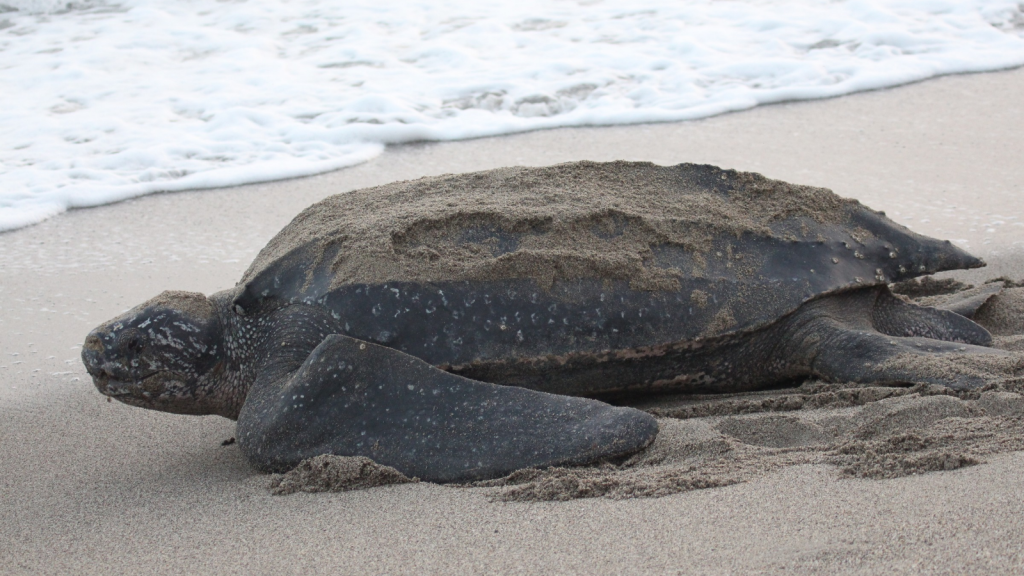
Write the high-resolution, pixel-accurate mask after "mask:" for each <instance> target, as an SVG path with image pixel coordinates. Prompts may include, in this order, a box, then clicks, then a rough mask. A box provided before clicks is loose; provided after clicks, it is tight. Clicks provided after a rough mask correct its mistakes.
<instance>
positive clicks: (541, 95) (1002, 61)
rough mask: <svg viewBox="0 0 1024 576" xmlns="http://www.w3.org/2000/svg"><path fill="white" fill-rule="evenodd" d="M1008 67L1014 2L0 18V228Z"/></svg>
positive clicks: (130, 5)
mask: <svg viewBox="0 0 1024 576" xmlns="http://www.w3.org/2000/svg"><path fill="white" fill-rule="evenodd" d="M1020 65H1024V4H1022V3H1019V2H1018V1H1017V0H1014V1H1003V0H991V1H986V0H832V1H826V0H815V1H811V0H793V1H786V0H736V1H717V0H716V1H710V0H703V1H681V0H671V1H670V0H604V1H601V0H581V1H565V0H516V1H512V0H507V1H491V0H403V1H389V0H374V1H369V0H346V1H345V2H319V1H311V0H291V1H286V0H175V1H173V2H168V1H153V0H122V1H117V0H107V1H98V0H81V1H72V2H67V1H66V0H60V1H57V0H0V230H9V229H14V228H18V227H22V226H26V225H30V224H32V223H35V222H39V221H41V220H43V219H45V218H47V217H50V216H53V215H55V214H58V213H60V212H62V211H64V210H67V209H68V208H72V207H84V206H96V205H100V204H105V203H110V202H115V201H118V200H121V199H125V198H129V197H133V196H139V195H143V194H147V193H151V192H156V191H171V190H183V189H192V188H208V187H217V186H228V185H236V184H243V183H251V182H258V181H266V180H274V179H281V178H289V177H295V176H303V175H310V174H315V173H318V172H324V171H329V170H334V169H337V168H341V167H344V166H350V165H353V164H357V163H360V162H364V161H366V160H368V159H370V158H372V157H374V156H375V155H377V154H380V153H381V151H382V150H383V149H384V147H385V146H386V145H388V144H396V143H402V142H410V141H417V140H457V139H463V138H474V137H480V136H492V135H499V134H509V133H513V132H521V131H526V130H537V129H543V128H552V127H560V126H581V125H611V124H629V123H640V122H660V121H676V120H687V119H694V118H701V117H706V116H711V115H714V114H720V113H723V112H729V111H735V110H742V109H745V108H750V107H753V106H757V105H758V104H765V103H772V102H780V101H785V100H799V99H811V98H824V97H831V96H838V95H843V94H849V93H852V92H857V91H862V90H870V89H874V88H882V87H888V86H895V85H899V84H903V83H907V82H913V81H917V80H921V79H925V78H929V77H932V76H936V75H940V74H952V73H961V72H978V71H987V70H997V69H1001V68H1009V67H1014V66H1020Z"/></svg>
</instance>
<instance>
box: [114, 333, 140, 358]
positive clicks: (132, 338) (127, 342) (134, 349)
mask: <svg viewBox="0 0 1024 576" xmlns="http://www.w3.org/2000/svg"><path fill="white" fill-rule="evenodd" d="M118 344H120V346H121V349H122V350H124V351H125V352H129V353H131V354H138V353H139V351H140V350H142V335H141V334H139V331H138V330H126V331H125V332H124V333H122V334H121V337H120V338H118Z"/></svg>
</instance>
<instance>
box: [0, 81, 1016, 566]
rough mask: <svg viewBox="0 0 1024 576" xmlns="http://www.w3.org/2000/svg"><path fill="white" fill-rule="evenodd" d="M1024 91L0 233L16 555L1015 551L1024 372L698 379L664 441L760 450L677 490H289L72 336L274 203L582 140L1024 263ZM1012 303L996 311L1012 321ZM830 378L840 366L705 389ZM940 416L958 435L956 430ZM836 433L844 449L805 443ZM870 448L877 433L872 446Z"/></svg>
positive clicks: (199, 267) (816, 555)
mask: <svg viewBox="0 0 1024 576" xmlns="http://www.w3.org/2000/svg"><path fill="white" fill-rule="evenodd" d="M1021 93H1024V70H1013V71H1008V72H1001V73H993V74H983V75H972V76H957V77H947V78H940V79H936V80H931V81H928V82H924V83H920V84H916V85H912V86H906V87H902V88H897V89H893V90H885V91H879V92H872V93H866V94H859V95H854V96H849V97H845V98H840V99H835V100H828V101H817V102H803V103H794V104H783V105H777V106H770V107H764V108H759V109H755V110H751V111H748V112H743V113H739V114H732V115H728V116H723V117H718V118H712V119H708V120H703V121H699V122H690V123H680V124H663V125H645V126H627V127H616V128H594V129H565V130H554V131H547V132H537V133H531V134H523V135H517V136H511V137H503V138H494V139H482V140H475V141H468V142H455V143H444V144H422V145H411V146H404V147H399V148H395V149H392V150H389V151H388V152H386V153H385V154H384V155H383V156H381V157H380V158H378V159H376V160H374V161H372V162H369V163H367V164H364V165H361V166H357V167H355V168H352V169H348V170H342V171H339V172H334V173H331V174H325V175H322V176H318V177H314V178H307V179H301V180H292V181H284V182H278V183H270V184H264V185H256V186H247V187H240V188H233V189H225V190H216V191H203V192H187V193H179V194H167V195H159V196H151V197H148V198H142V199H138V200H133V201H129V202H124V203H121V204H118V205H114V206H107V207H102V208H97V209H91V210H80V211H75V212H71V213H69V214H66V215H62V216H60V217H57V218H55V219H52V220H50V221H47V222H44V223H43V224H40V225H38V226H35V227H32V228H28V229H25V230H20V231H15V232H12V233H7V234H3V235H0V270H2V271H3V272H2V274H0V349H2V352H0V455H2V456H0V461H2V462H3V463H4V468H5V470H4V474H2V475H0V494H2V496H3V498H2V505H0V542H4V545H3V546H0V572H3V573H14V574H18V573H33V574H34V573H97V574H105V573H111V572H115V571H127V572H130V573H182V572H189V573H225V572H240V571H250V572H256V573H304V574H309V573H346V572H351V573H422V572H435V573H437V572H442V573H476V572H480V573H488V572H493V573H508V572H516V573H544V574H548V573H572V572H579V573H615V574H620V573H652V572H653V573H677V572H679V573H686V572H703V573H724V572H735V571H747V572H757V571H781V570H783V569H795V570H799V571H801V572H810V573H814V572H827V573H835V572H864V573H877V572H882V571H887V572H896V573H910V572H913V573H917V572H921V571H927V572H932V573H1014V572H1019V571H1021V570H1024V553H1022V552H1021V548H1020V540H1021V537H1022V535H1024V497H1022V495H1024V452H1021V451H1019V450H1020V448H1019V447H1018V446H1016V445H1015V444H1013V443H1014V442H1019V441H1021V436H1020V429H1019V428H1014V426H1015V425H1016V424H1015V423H1019V418H1017V417H1016V416H1015V414H1017V412H1018V411H1019V410H1020V407H1019V400H1018V399H1019V395H1016V393H1017V392H1019V391H1016V392H1015V391H1014V390H1012V389H1008V390H1004V391H993V392H990V393H989V394H990V395H989V396H985V397H982V396H979V397H977V398H966V397H965V398H959V397H950V396H945V395H941V394H933V393H932V392H933V391H929V390H914V391H909V393H907V392H908V391H901V392H899V393H898V395H889V396H890V397H885V396H886V395H885V394H882V393H880V392H876V393H877V394H878V396H879V397H873V396H872V397H870V398H868V397H867V396H870V395H871V393H867V392H858V393H857V394H856V396H857V397H860V395H861V394H864V395H865V398H866V401H865V402H863V403H861V404H854V405H848V406H821V407H816V408H813V409H808V410H804V409H800V410H793V411H785V412H778V411H774V412H773V411H766V412H758V413H752V414H743V413H728V412H727V411H726V413H718V414H715V415H704V416H702V417H700V418H688V419H679V418H675V417H673V416H672V414H671V411H672V410H677V411H678V410H680V409H682V408H685V407H686V406H689V405H692V404H693V403H692V402H690V401H688V400H686V399H680V398H662V399H657V400H653V401H651V402H650V404H648V405H645V406H644V407H645V408H650V409H660V410H663V411H664V412H662V416H661V417H662V418H663V421H665V422H667V423H668V424H667V425H666V426H665V430H667V431H670V432H672V434H671V435H668V434H666V440H669V439H671V438H674V439H675V443H674V444H672V445H671V446H669V447H668V448H671V449H668V448H666V449H665V450H664V452H665V453H664V454H662V455H663V456H664V457H665V460H662V461H661V463H660V464H659V465H664V463H665V462H669V463H672V462H676V463H678V462H683V461H684V460H685V459H686V458H689V457H691V456H693V454H694V452H686V451H685V450H682V451H680V450H676V449H677V448H679V447H680V446H682V447H686V446H690V447H691V448H692V447H693V446H697V448H692V449H693V450H698V453H700V452H699V451H700V450H705V451H712V452H713V451H714V450H719V451H720V453H721V454H726V453H732V454H739V455H743V454H746V455H747V456H750V455H755V456H756V458H754V460H750V459H746V460H744V459H743V458H737V460H743V462H747V463H749V462H750V461H756V462H762V463H763V462H767V463H768V465H765V466H762V465H758V466H752V467H751V466H746V465H741V464H742V463H737V462H732V461H730V460H728V458H718V459H717V460H714V459H713V458H709V459H707V461H706V462H705V461H702V462H701V464H702V465H703V466H705V467H704V468H701V467H695V468H694V470H693V474H694V478H698V480H699V475H700V474H701V473H702V472H703V473H706V472H707V471H708V470H710V469H711V468H709V466H711V465H713V466H717V467H718V468H715V469H714V470H721V469H724V470H725V472H727V473H732V476H733V478H732V479H733V480H735V482H732V481H730V482H717V483H708V484H706V485H707V486H717V487H706V488H703V489H696V490H684V491H675V492H674V493H670V494H668V495H663V496H660V497H641V498H635V497H632V498H630V497H624V496H637V495H640V496H645V494H636V493H633V494H629V493H622V492H621V491H620V492H618V493H612V492H611V491H609V492H608V493H606V494H604V495H603V496H601V497H595V498H578V497H577V498H576V499H573V500H570V501H541V502H537V501H530V502H524V501H522V500H537V499H538V498H537V497H536V495H537V494H541V495H543V492H542V491H539V488H542V487H543V485H544V484H543V480H544V479H543V478H540V477H534V478H524V479H522V480H523V481H522V482H519V483H518V484H516V485H513V486H503V487H502V486H499V487H475V488H465V487H461V488H456V487H445V486H436V485H431V484H427V483H413V484H400V485H394V486H384V487H379V488H372V489H368V490H354V491H348V492H341V493H326V494H325V493H319V494H292V495H288V496H275V495H273V494H272V493H271V489H270V487H269V486H270V483H271V479H270V478H269V477H267V476H264V475H259V474H255V473H254V472H252V471H251V470H250V469H249V468H248V467H247V466H246V464H245V463H244V462H243V461H242V459H241V457H240V455H239V453H238V449H237V445H227V446H222V442H223V441H225V440H227V439H229V438H231V437H232V436H233V434H234V429H233V423H232V422H230V421H228V420H225V419H223V418H219V417H199V418H197V417H187V416H174V415H169V414H159V413H153V412H148V411H144V410H140V409H134V408H130V407H127V406H124V405H120V404H118V403H108V402H106V399H105V398H104V397H102V396H101V395H100V394H99V393H97V392H96V391H95V389H93V387H92V384H91V382H90V381H89V379H88V377H87V375H86V374H85V371H84V369H83V368H82V366H81V363H80V361H79V360H78V348H77V346H78V345H80V343H81V341H82V339H83V338H84V336H85V334H86V333H87V332H88V330H89V329H91V328H92V327H93V326H95V325H96V324H98V323H100V322H102V321H104V320H106V319H108V318H110V317H112V316H114V315H115V314H117V313H119V312H121V311H123V310H125V309H127V308H129V307H130V306H133V305H135V304H137V303H139V302H142V301H143V300H146V299H147V298H150V297H151V296H153V295H155V294H156V293H158V292H160V291H161V290H164V289H172V288H173V289H182V290H193V291H201V292H205V293H211V292H214V291H217V290H221V289H224V288H227V287H230V286H232V285H233V284H234V283H235V282H236V281H237V280H238V279H239V278H240V277H241V276H242V274H243V272H244V271H245V270H246V268H247V267H248V265H249V263H250V262H251V261H252V259H253V258H254V257H255V255H256V253H257V252H258V251H259V249H260V248H262V247H263V245H264V244H265V243H266V242H267V241H268V240H269V239H270V238H271V237H272V236H273V235H274V234H275V233H276V232H277V231H278V230H279V229H280V228H281V227H282V226H284V225H285V224H286V223H287V222H288V221H290V220H291V218H292V217H294V215H295V214H297V213H298V212H299V211H300V210H302V209H303V208H305V207H306V206H308V205H309V204H311V203H313V202H315V201H317V200H320V199H322V198H324V197H326V196H328V195H331V194H335V193H338V192H342V191H345V190H351V189H356V188H363V187H367V186H373V185H379V184H384V183H387V182H391V181H394V180H401V179H412V178H418V177H421V176H428V175H437V174H442V173H453V172H466V171H474V170H484V169H489V168H494V167H500V166H507V165H533V166H542V165H548V164H554V163H557V162H565V161H571V160H580V159H590V160H599V161H607V160H614V159H625V160H648V161H652V162H655V163H658V164H663V165H668V164H676V163H680V162H695V163H710V164H715V165H718V166H721V167H723V168H735V169H738V170H746V171H755V172H761V173H763V174H765V175H766V176H769V177H771V178H778V179H781V180H786V181H788V182H793V183H798V184H807V185H812V186H823V187H828V188H831V189H832V190H834V191H835V192H836V193H838V194H840V195H842V196H848V197H853V198H857V199H859V200H860V201H862V202H864V203H865V204H867V205H869V206H871V207H873V208H875V209H880V210H885V211H886V212H887V213H888V215H889V216H890V217H891V218H892V219H894V220H896V221H897V222H900V223H902V224H905V225H907V226H909V227H911V228H912V229H913V230H915V231H917V232H921V233H924V234H928V235H931V236H937V237H941V238H949V239H952V240H954V241H957V243H958V244H959V245H960V246H962V247H965V248H967V249H968V250H969V251H971V252H972V253H974V254H975V255H977V256H981V257H983V258H985V259H986V260H987V261H988V262H989V267H988V268H984V269H980V270H975V271H971V272H969V273H947V274H944V276H955V277H957V278H959V279H961V280H963V281H965V282H970V283H975V284H978V283H980V282H982V281H984V280H985V279H988V278H994V277H998V276H1008V277H1010V278H1013V279H1017V280H1019V279H1022V278H1024V200H1022V198H1024V168H1022V164H1021V162H1020V151H1021V150H1024V130H1022V128H1024V107H1022V106H1021V105H1020V104H1019V102H1018V99H1019V98H1018V97H1019V94H1021ZM1010 310H1011V311H1010V312H1005V311H1003V312H1000V313H999V314H996V313H992V315H993V316H999V317H1000V318H1003V320H1002V321H1004V322H1006V321H1007V320H1006V315H1007V314H1010V320H1012V316H1013V312H1012V310H1014V309H1013V308H1011V309H1010ZM1014 334H1015V332H1014V331H1013V330H1010V331H1009V334H1007V335H1004V336H1000V338H1003V339H1004V340H1001V342H1004V343H1007V344H1006V346H1005V347H1008V348H1010V349H1016V348H1014V347H1015V346H1017V342H1016V340H1013V338H1014ZM826 393H833V394H836V395H838V396H842V389H837V390H823V389H813V390H810V389H803V390H800V389H797V390H789V391H775V392H772V393H771V394H770V395H763V394H762V395H760V396H758V395H751V396H749V397H745V398H731V399H720V400H714V399H712V400H710V401H709V402H712V403H715V402H723V401H724V402H733V403H737V402H749V403H752V404H757V403H760V404H771V402H767V403H765V402H764V400H765V399H766V398H768V397H769V396H771V397H776V396H814V395H821V394H826ZM848 395H852V394H848ZM701 401H702V402H704V400H701ZM843 411H846V412H843ZM682 412H684V413H685V412H686V411H685V410H683V411H682ZM698 412H699V411H698ZM837 413H838V414H840V415H842V414H847V415H848V418H847V420H849V421H850V422H854V425H853V427H852V428H850V429H849V433H850V434H852V436H851V437H849V438H846V437H843V438H840V439H838V440H836V438H838V437H836V436H832V435H830V434H831V431H832V430H833V428H830V427H829V426H830V424H829V423H828V422H825V420H827V418H829V417H834V416H835V415H836V414H837ZM675 415H676V416H678V415H679V414H675ZM983 420H984V422H982V421H983ZM997 420H998V422H997ZM831 422H832V423H833V424H834V423H835V422H837V421H835V420H833V421H831ZM1000 422H1001V423H1002V424H999V423H1000ZM979 423H980V424H979ZM998 425H1005V426H1004V428H1003V430H1004V432H1005V434H1004V440H1005V441H1000V442H997V444H998V446H997V448H998V449H991V444H990V443H989V444H986V442H989V440H991V438H992V437H991V436H985V434H986V433H987V432H986V431H991V427H992V426H998ZM979 426H981V428H982V431H981V432H978V430H979ZM840 428H841V426H840V427H838V428H835V430H839V429H840ZM856 430H861V432H862V433H861V434H859V435H858V433H857V432H856ZM972 434H973V436H972ZM669 436H671V438H669ZM894 437H902V438H903V440H902V442H903V444H900V443H899V442H900V441H897V443H896V444H893V443H892V442H890V440H892V439H893V438H894ZM915 438H916V440H915ZM949 438H952V439H953V441H954V442H957V445H956V449H948V448H949V447H948V446H946V445H944V444H942V442H944V441H948V440H949ZM986 438H988V440H986ZM794 439H798V440H799V441H795V440H794ZM943 439H945V440H943ZM961 440H963V441H962V442H961ZM968 440H969V442H968ZM794 442H795V444H794ZM856 442H860V443H861V445H858V446H859V447H858V446H854V447H850V446H849V444H850V443H856ZM871 442H877V443H879V444H876V445H870V443H871ZM929 443H930V444H929ZM663 444H664V442H663ZM968 444H969V446H968ZM822 445H827V446H830V448H828V449H827V450H822V449H817V448H814V447H815V446H822ZM843 446H847V449H846V451H845V453H844V452H843V449H842V447H843ZM906 446H910V447H912V448H914V447H917V448H914V450H916V452H914V453H913V456H914V457H915V458H918V459H919V460H918V462H919V463H920V462H924V463H925V464H926V465H925V466H924V467H923V468H921V469H920V470H914V469H911V471H923V470H937V471H931V472H927V473H922V474H913V475H909V476H905V475H902V474H896V473H888V472H886V471H887V470H889V471H892V470H894V469H896V468H898V469H899V470H903V468H902V464H899V462H900V461H899V460H898V459H897V460H895V461H887V460H885V456H886V454H890V455H891V454H893V453H896V452H894V451H898V450H900V449H902V448H901V447H906ZM922 446H923V447H922ZM965 446H966V447H965ZM716 447H717V448H716ZM653 448H654V449H655V450H660V449H661V448H659V447H658V446H655V447H653ZM918 448H920V449H918ZM828 450H832V451H833V452H832V453H828ZM858 450H860V452H857V451H858ZM887 450H889V452H887ZM868 452H870V453H872V454H874V455H875V456H876V457H878V458H879V459H876V460H869V459H868V460H865V459H864V458H860V456H862V455H863V454H866V453H868ZM650 454H654V455H655V456H658V455H657V454H655V452H652V451H649V452H648V455H650ZM702 454H705V455H706V453H702ZM844 457H845V459H844ZM672 458H676V459H677V460H675V461H673V460H672ZM929 458H931V459H930V460H929ZM711 460H714V461H713V462H712V461H711ZM886 462H889V464H887V463H886ZM892 462H896V463H895V464H893V463H892ZM744 466H746V467H744ZM893 466H895V467H896V468H893ZM949 468H952V469H949ZM859 470H861V471H864V473H859V472H858V471H859ZM873 470H874V471H876V472H872V471H873ZM878 471H880V472H878ZM600 473H601V471H600V470H597V471H596V472H595V474H597V475H600ZM556 475H557V474H556V473H548V480H552V478H554V477H555V476H556ZM887 476H899V477H895V478H891V477H887ZM554 480H557V478H554ZM691 480H692V478H691ZM531 482H532V484H531ZM695 482H696V481H695ZM563 484H564V483H563ZM620 484H621V483H620ZM680 485H681V486H684V487H689V488H700V487H701V485H700V483H699V482H696V483H691V484H685V482H683V481H681V482H680ZM531 486H532V487H536V488H538V489H537V490H532V491H531V490H528V488H530V487H531ZM548 486H550V483H549V484H548ZM627 492H628V490H627ZM516 494H519V495H526V496H524V497H517V496H516ZM585 495H596V494H585ZM648 496H649V495H648ZM540 499H541V500H543V499H544V498H540Z"/></svg>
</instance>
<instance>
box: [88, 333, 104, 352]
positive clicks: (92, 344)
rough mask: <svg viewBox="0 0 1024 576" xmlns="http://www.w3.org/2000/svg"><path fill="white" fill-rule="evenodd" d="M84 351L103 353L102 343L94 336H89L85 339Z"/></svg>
mask: <svg viewBox="0 0 1024 576" xmlns="http://www.w3.org/2000/svg"><path fill="white" fill-rule="evenodd" d="M85 349H86V350H92V351H93V352H103V341H102V340H100V337H99V336H97V335H95V334H89V336H87V337H86V339H85Z"/></svg>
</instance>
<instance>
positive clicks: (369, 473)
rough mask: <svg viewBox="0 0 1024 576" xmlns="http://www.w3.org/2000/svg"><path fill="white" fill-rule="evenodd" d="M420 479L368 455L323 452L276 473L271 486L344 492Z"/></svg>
mask: <svg viewBox="0 0 1024 576" xmlns="http://www.w3.org/2000/svg"><path fill="white" fill-rule="evenodd" d="M418 481H419V480H417V479H415V478H409V477H407V476H406V475H404V474H402V473H401V472H399V471H398V470H395V469H394V468H392V467H390V466H382V465H380V464H377V463H376V462H374V461H373V460H370V459H369V458H364V457H362V456H354V457H347V456H333V455H330V454H324V455H321V456H317V457H315V458H309V459H307V460H303V461H302V462H301V463H299V465H298V466H296V467H295V468H294V469H292V470H291V471H289V472H288V473H286V474H280V475H277V476H275V477H274V478H273V479H272V480H271V484H270V490H271V492H273V493H274V494H294V493H295V492H345V491H347V490H362V489H364V488H373V487H376V486H386V485H388V484H406V483H409V482H418Z"/></svg>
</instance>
